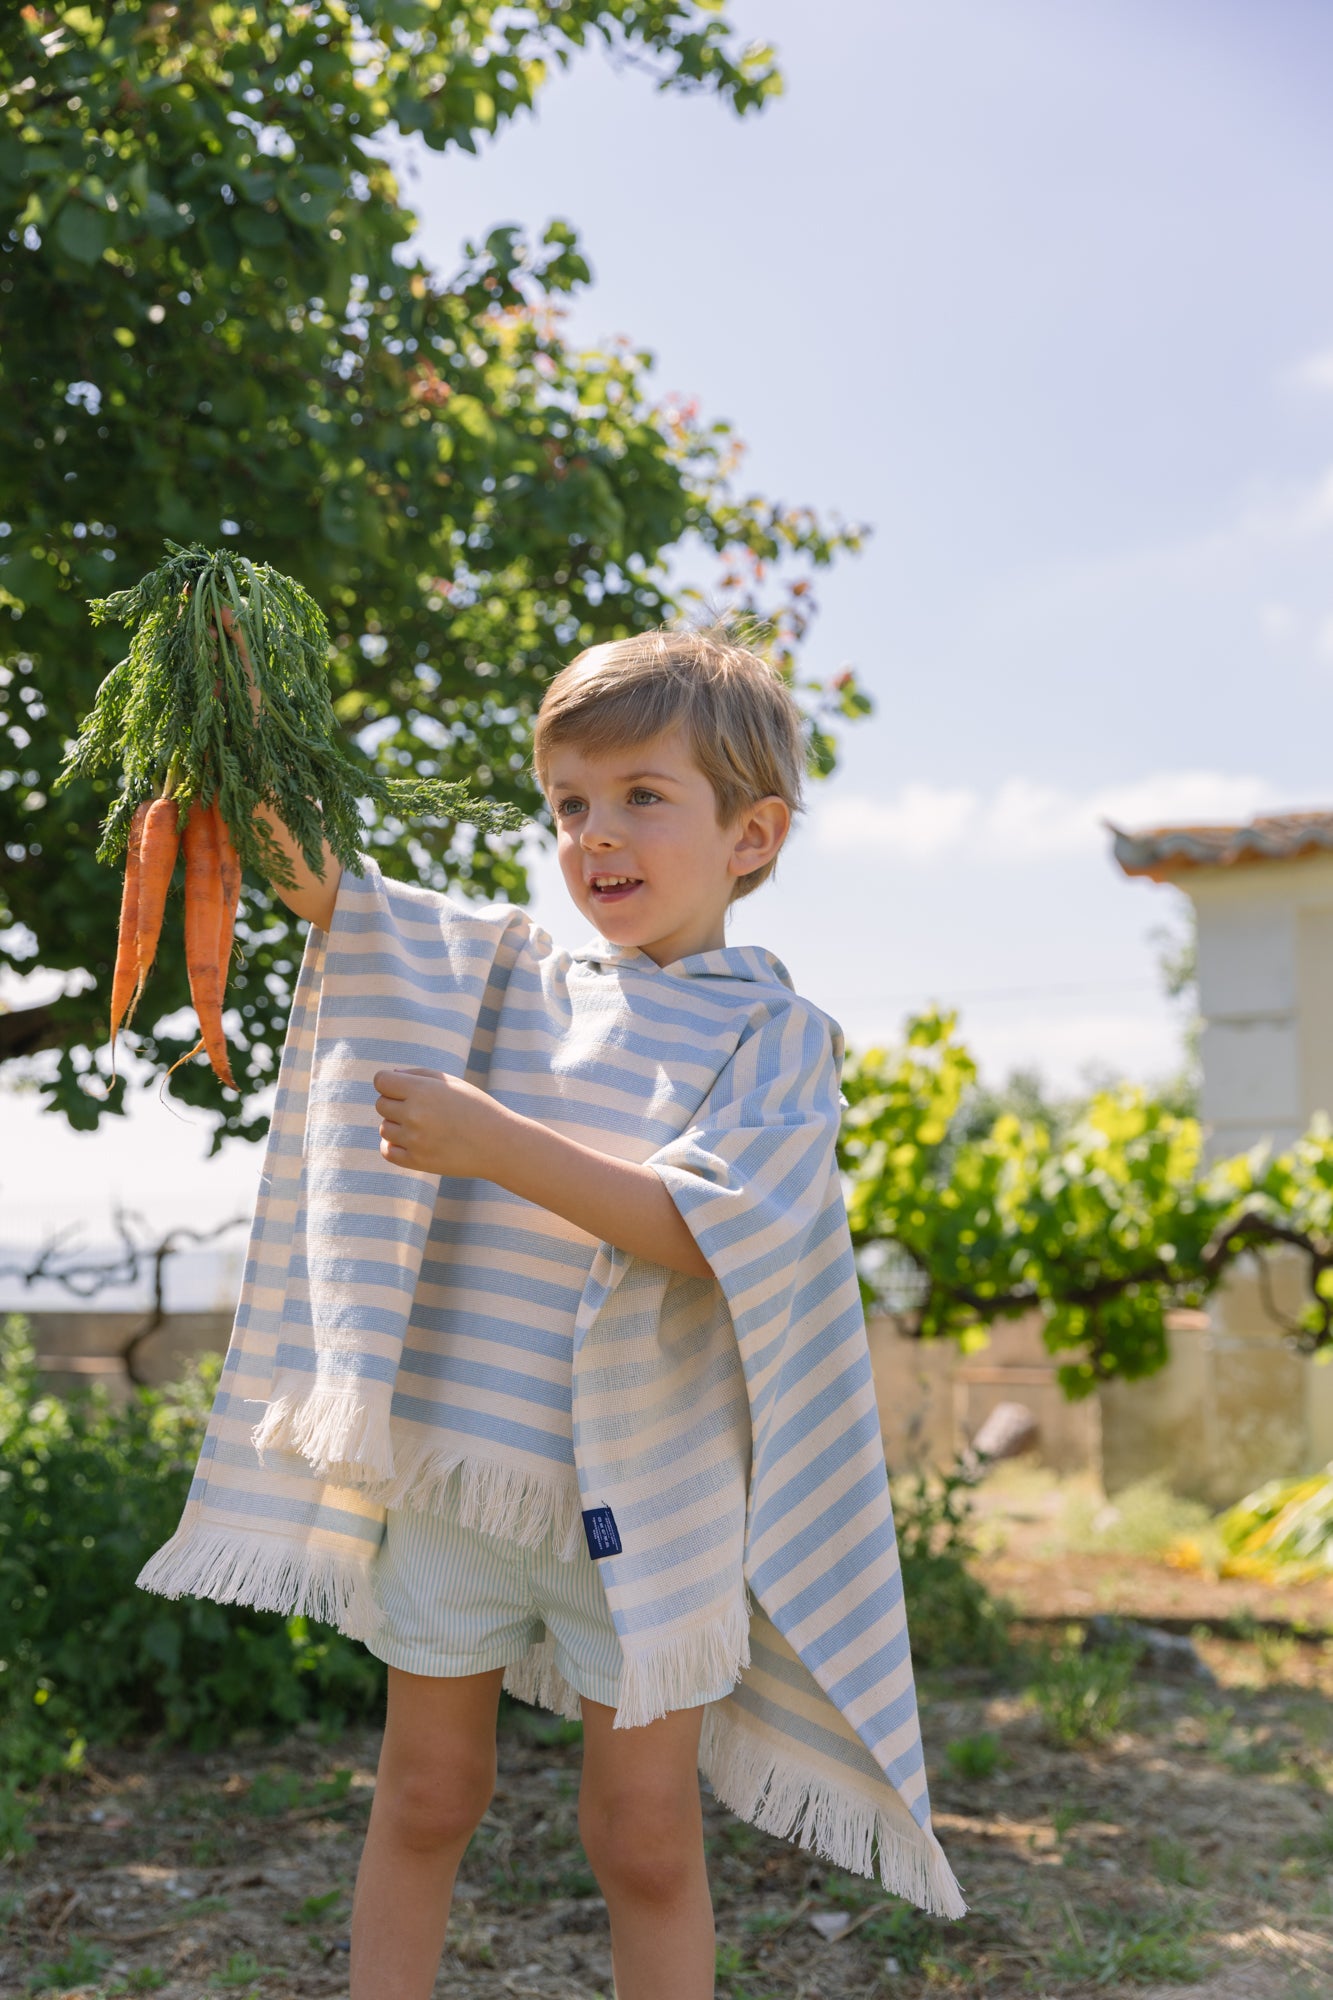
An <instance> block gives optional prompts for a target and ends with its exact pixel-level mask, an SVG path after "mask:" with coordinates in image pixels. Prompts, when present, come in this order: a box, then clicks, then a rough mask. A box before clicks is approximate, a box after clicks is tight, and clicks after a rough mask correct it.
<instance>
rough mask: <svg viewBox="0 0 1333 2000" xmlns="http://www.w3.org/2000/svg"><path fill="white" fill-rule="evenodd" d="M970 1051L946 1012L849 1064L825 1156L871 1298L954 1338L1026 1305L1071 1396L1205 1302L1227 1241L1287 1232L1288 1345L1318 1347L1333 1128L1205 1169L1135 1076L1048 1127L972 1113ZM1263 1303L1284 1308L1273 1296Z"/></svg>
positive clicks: (969, 1337)
mask: <svg viewBox="0 0 1333 2000" xmlns="http://www.w3.org/2000/svg"><path fill="white" fill-rule="evenodd" d="M976 1074H977V1071H976V1064H975V1063H974V1061H973V1059H972V1057H971V1056H970V1055H969V1053H968V1051H967V1050H966V1048H964V1047H963V1045H962V1043H961V1042H960V1041H959V1040H958V1037H957V1034H956V1029H955V1017H954V1016H953V1015H952V1014H940V1013H930V1014H923V1015H920V1016H917V1017H916V1018H915V1019H913V1020H911V1021H909V1022H908V1024H907V1031H906V1035H905V1038H904V1041H903V1044H902V1046H901V1047H900V1048H898V1049H896V1050H884V1049H869V1050H867V1051H865V1052H864V1053H863V1054H861V1055H860V1056H859V1057H857V1058H855V1059H854V1060H852V1061H851V1062H849V1063H848V1066H847V1072H846V1076H845V1078H844V1090H845V1093H846V1096H847V1100H848V1109H847V1113H846V1116H845V1118H844V1122H843V1130H842V1137H841V1142H840V1161H841V1164H842V1166H843V1168H844V1170H845V1171H846V1173H847V1174H848V1176H849V1199H848V1213H849V1217H850V1220H851V1226H852V1239H853V1242H854V1244H855V1246H856V1249H857V1253H858V1260H859V1262H860V1265H861V1268H862V1273H863V1282H864V1288H865V1291H866V1295H867V1299H868V1301H879V1302H881V1303H883V1302H886V1301H887V1302H888V1303H889V1304H890V1305H891V1306H892V1307H894V1308H895V1309H896V1311H897V1314H898V1317H899V1320H900V1323H901V1324H903V1325H904V1326H905V1327H906V1328H907V1330H908V1331H909V1332H911V1333H914V1334H916V1335H917V1336H919V1337H926V1338H932V1337H938V1336H941V1335H948V1336H951V1337H953V1338H954V1339H957V1340H959V1341H961V1342H962V1343H963V1345H964V1346H967V1345H969V1344H971V1343H973V1342H974V1341H976V1340H977V1339H978V1336H980V1337H981V1338H982V1339H984V1330H985V1328H986V1327H987V1326H988V1325H989V1324H990V1323H991V1322H992V1321H994V1320H997V1319H1003V1318H1006V1317H1013V1316H1016V1315H1018V1314H1020V1313H1026V1312H1031V1311H1033V1310H1039V1311H1040V1312H1041V1313H1042V1316H1043V1333H1044V1337H1045V1341H1046V1345H1047V1347H1048V1348H1049V1349H1050V1351H1051V1352H1052V1353H1053V1354H1059V1355H1063V1356H1065V1357H1066V1359H1065V1360H1064V1361H1063V1363H1062V1365H1061V1367H1060V1369H1059V1380H1060V1384H1061V1387H1062V1388H1063V1389H1064V1391H1065V1393H1066V1394H1067V1395H1069V1396H1071V1397H1079V1396H1086V1395H1088V1394H1090V1393H1091V1392H1092V1390H1094V1389H1095V1388H1096V1387H1097V1385H1098V1383H1100V1382H1105V1381H1108V1380H1110V1379H1111V1378H1112V1377H1114V1376H1122V1377H1124V1378H1125V1379H1126V1380H1129V1381H1133V1380H1135V1379H1138V1378H1140V1377H1143V1376H1146V1375H1151V1374H1153V1373H1154V1372H1155V1371H1156V1370H1157V1369H1158V1368H1160V1367H1161V1366H1162V1365H1163V1364H1164V1362H1165V1361H1166V1358H1167V1327H1166V1316H1167V1314H1168V1312H1169V1311H1171V1310H1172V1308H1174V1307H1179V1306H1201V1305H1203V1304H1204V1303H1205V1302H1206V1301H1207V1299H1208V1297H1209V1296H1210V1295H1211V1294H1212V1293H1213V1292H1214V1291H1215V1290H1216V1289H1217V1287H1218V1285H1220V1284H1221V1282H1222V1280H1223V1278H1224V1277H1225V1275H1226V1272H1227V1270H1228V1269H1229V1268H1230V1266H1231V1265H1232V1264H1233V1263H1235V1261H1236V1260H1237V1259H1238V1258H1240V1257H1246V1256H1250V1257H1257V1258H1259V1259H1260V1267H1261V1273H1262V1268H1263V1267H1262V1259H1263V1257H1264V1256H1265V1255H1266V1254H1267V1253H1268V1252H1269V1251H1271V1250H1272V1249H1274V1248H1275V1247H1277V1246H1282V1247H1283V1248H1285V1249H1286V1250H1288V1251H1294V1252H1296V1253H1297V1254H1298V1255H1299V1256H1300V1257H1301V1258H1302V1259H1303V1261H1304V1263H1305V1267H1306V1273H1307V1277H1308V1303H1307V1305H1306V1307H1305V1309H1304V1311H1303V1312H1302V1313H1301V1314H1300V1316H1299V1317H1298V1318H1297V1319H1294V1320H1289V1321H1284V1320H1280V1319H1279V1323H1280V1324H1281V1325H1282V1326H1283V1330H1284V1332H1285V1333H1286V1334H1287V1335H1288V1337H1289V1338H1290V1339H1291V1341H1292V1342H1293V1343H1294V1344H1295V1345H1296V1346H1297V1347H1298V1348H1300V1349H1301V1350H1302V1351H1303V1352H1306V1353H1314V1352H1317V1351H1322V1350H1325V1349H1333V1131H1331V1130H1330V1127H1329V1124H1328V1121H1327V1120H1322V1121H1318V1122H1316V1124H1315V1125H1314V1126H1313V1127H1312V1128H1311V1130H1310V1131H1309V1132H1308V1133H1307V1134H1306V1136H1305V1137H1304V1138H1303V1139H1302V1140H1301V1141H1300V1142H1299V1144H1298V1145H1296V1146H1295V1147H1293V1148H1292V1150H1291V1151H1290V1152H1288V1153H1284V1154H1280V1155H1278V1156H1277V1157H1276V1158H1270V1157H1268V1155H1267V1154H1266V1153H1265V1152H1264V1151H1263V1149H1262V1148H1256V1149H1255V1150H1254V1151H1252V1152H1249V1153H1242V1154H1240V1155H1238V1156H1237V1157H1236V1158H1234V1159H1230V1160H1223V1161H1220V1162H1219V1163H1218V1164H1217V1165H1215V1166H1213V1167H1211V1168H1209V1169H1207V1170H1204V1169H1203V1168H1202V1165H1201V1161H1202V1153H1203V1133H1202V1129H1201V1127H1200V1125H1199V1122H1198V1120H1197V1119H1196V1118H1193V1117H1191V1116H1188V1115H1186V1114H1183V1113H1182V1112H1181V1111H1179V1110H1178V1109H1177V1108H1176V1107H1175V1105H1174V1104H1173V1103H1172V1102H1171V1101H1169V1100H1167V1099H1163V1098H1160V1097H1154V1096H1152V1095H1150V1094H1149V1093H1148V1092H1147V1091H1144V1090H1141V1089H1139V1088H1137V1087H1135V1086H1134V1085H1131V1084H1120V1085H1117V1086H1116V1087H1114V1088H1113V1089H1109V1090H1102V1091H1098V1092H1096V1093H1095V1094H1094V1095H1093V1097H1092V1098H1091V1099H1090V1100H1089V1101H1088V1102H1087V1103H1086V1104H1085V1105H1083V1106H1082V1107H1081V1109H1080V1110H1079V1111H1078V1112H1077V1113H1076V1114H1074V1113H1070V1112H1068V1111H1064V1112H1063V1115H1062V1116H1061V1119H1060V1122H1059V1124H1058V1125H1057V1126H1055V1127H1054V1128H1053V1127H1052V1125H1051V1124H1050V1123H1048V1122H1046V1121H1045V1120H1044V1118H1042V1117H1040V1116H1036V1117H1026V1116H1020V1115H1017V1114H1016V1113H1015V1112H1013V1111H1005V1112H1002V1113H1001V1114H1000V1115H999V1116H998V1117H997V1118H995V1120H994V1121H993V1123H992V1124H990V1126H989V1127H988V1128H985V1129H978V1127H977V1125H976V1123H975V1119H974V1115H973V1111H972V1092H973V1088H974V1086H975V1082H976ZM1273 1312H1274V1317H1275V1319H1278V1318H1279V1316H1278V1314H1277V1312H1276V1308H1273Z"/></svg>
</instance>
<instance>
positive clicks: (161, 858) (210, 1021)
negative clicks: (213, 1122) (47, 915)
mask: <svg viewBox="0 0 1333 2000" xmlns="http://www.w3.org/2000/svg"><path fill="white" fill-rule="evenodd" d="M182 846H183V847H184V849H185V969H186V972H187V973H188V975H189V980H190V998H191V1000H192V1001H193V1002H194V1011H195V1013H196V1014H197V1015H198V1016H199V1030H200V1039H199V1041H198V1042H197V1043H196V1044H195V1046H194V1047H193V1048H192V1049H191V1050H190V1051H189V1052H188V1054H187V1055H185V1056H182V1057H181V1061H182V1062H187V1061H188V1060H189V1057H190V1056H194V1055H198V1053H199V1051H200V1049H204V1050H206V1051H207V1054H208V1060H209V1061H210V1063H212V1065H213V1072H214V1074H215V1075H216V1076H217V1078H218V1079H219V1081H220V1082H222V1083H225V1084H226V1086H227V1088H228V1089H229V1090H235V1088H236V1079H235V1078H234V1077H233V1075H232V1073H231V1059H230V1057H229V1056H228V1054H227V1038H226V1035H225V1034H224V1032H223V1027H222V1003H223V999H224V997H225V995H226V990H227V970H228V967H229V966H230V964H231V946H232V938H233V935H234V933H235V929H236V910H237V906H238V905H239V903H240V899H241V858H240V856H239V854H238V853H237V852H236V845H235V842H234V841H233V840H232V837H231V832H230V830H229V828H228V826H227V822H226V820H225V819H223V817H222V814H221V813H220V812H219V811H218V808H217V802H216V800H214V801H212V802H211V803H210V804H208V805H203V804H201V803H200V802H199V800H197V799H196V800H195V801H194V803H193V804H192V805H191V806H190V807H189V808H188V809H187V815H186V820H185V826H184V830H183V831H182V828H181V824H180V808H179V806H178V805H177V804H176V801H175V799H173V798H160V799H152V800H148V799H144V800H143V801H141V803H140V804H139V805H138V806H136V807H135V810H134V817H133V819H132V820H131V821H130V833H129V844H128V846H127V848H126V850H125V885H124V888H123V890H122V892H121V899H120V934H119V936H118V938H117V940H116V969H115V971H114V973H113V974H112V977H111V1054H112V1070H113V1074H114V1066H115V1048H116V1037H117V1035H118V1034H119V1033H120V1030H121V1027H122V1026H128V1025H129V1023H130V1022H131V1020H132V1019H133V1017H134V1009H135V1007H136V1006H137V1005H138V1002H139V996H140V994H141V993H142V992H143V988H144V981H145V980H146V979H147V977H148V975H149V973H150V972H151V971H152V969H153V961H154V959H155V958H156V957H157V947H158V940H159V939H160V937H161V935H162V919H163V917H164V915H165V914H166V907H167V892H168V890H169V889H170V887H171V878H172V876H173V874H174V873H175V870H176V856H177V853H178V851H179V850H180V848H181V847H182ZM173 1067H174V1065H173Z"/></svg>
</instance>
